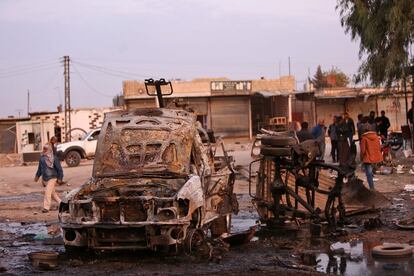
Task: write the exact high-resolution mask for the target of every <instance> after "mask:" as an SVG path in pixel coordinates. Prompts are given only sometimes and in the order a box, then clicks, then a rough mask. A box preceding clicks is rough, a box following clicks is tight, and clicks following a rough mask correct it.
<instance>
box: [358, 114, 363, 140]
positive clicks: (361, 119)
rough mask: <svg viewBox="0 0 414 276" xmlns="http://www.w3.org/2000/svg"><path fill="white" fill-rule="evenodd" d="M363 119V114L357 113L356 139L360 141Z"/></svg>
mask: <svg viewBox="0 0 414 276" xmlns="http://www.w3.org/2000/svg"><path fill="white" fill-rule="evenodd" d="M363 120H364V114H358V122H357V133H358V140H359V142H361V136H362V126H363V125H364V123H363Z"/></svg>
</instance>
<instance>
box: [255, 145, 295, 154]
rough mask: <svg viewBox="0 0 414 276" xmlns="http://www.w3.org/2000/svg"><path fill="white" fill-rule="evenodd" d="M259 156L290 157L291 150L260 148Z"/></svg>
mask: <svg viewBox="0 0 414 276" xmlns="http://www.w3.org/2000/svg"><path fill="white" fill-rule="evenodd" d="M260 154H261V155H265V156H290V155H292V149H291V148H272V147H265V146H262V147H261V148H260Z"/></svg>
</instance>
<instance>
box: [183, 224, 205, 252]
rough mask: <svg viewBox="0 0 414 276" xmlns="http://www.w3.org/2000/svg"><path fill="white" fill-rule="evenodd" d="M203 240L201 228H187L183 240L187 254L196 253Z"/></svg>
mask: <svg viewBox="0 0 414 276" xmlns="http://www.w3.org/2000/svg"><path fill="white" fill-rule="evenodd" d="M204 242H205V236H204V232H203V231H202V230H201V229H199V228H197V229H194V228H191V229H189V230H188V231H187V236H186V237H185V240H184V246H185V252H186V253H187V254H193V253H196V252H197V251H198V250H199V249H200V248H201V247H202V246H203V244H204Z"/></svg>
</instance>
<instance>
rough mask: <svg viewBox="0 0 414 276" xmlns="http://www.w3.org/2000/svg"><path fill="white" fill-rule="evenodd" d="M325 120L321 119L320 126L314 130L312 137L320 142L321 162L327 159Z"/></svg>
mask: <svg viewBox="0 0 414 276" xmlns="http://www.w3.org/2000/svg"><path fill="white" fill-rule="evenodd" d="M325 132H326V128H325V120H324V119H319V120H318V124H317V125H316V126H315V127H314V128H313V129H312V137H313V139H315V140H316V141H317V142H318V145H319V150H320V153H321V155H320V158H321V160H324V159H325V146H326V145H325Z"/></svg>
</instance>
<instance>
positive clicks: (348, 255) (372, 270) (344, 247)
mask: <svg viewBox="0 0 414 276" xmlns="http://www.w3.org/2000/svg"><path fill="white" fill-rule="evenodd" d="M371 249H372V246H371V245H370V244H369V243H363V242H362V241H358V240H354V241H351V242H347V243H341V242H337V243H334V244H332V245H331V247H330V251H331V252H330V253H329V254H328V253H321V254H319V255H317V262H318V265H317V267H316V269H317V271H319V272H324V273H332V274H334V275H345V276H354V275H355V276H356V275H373V276H374V275H375V276H376V275H379V276H381V275H392V276H395V275H414V258H413V257H408V258H373V257H372V255H371Z"/></svg>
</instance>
